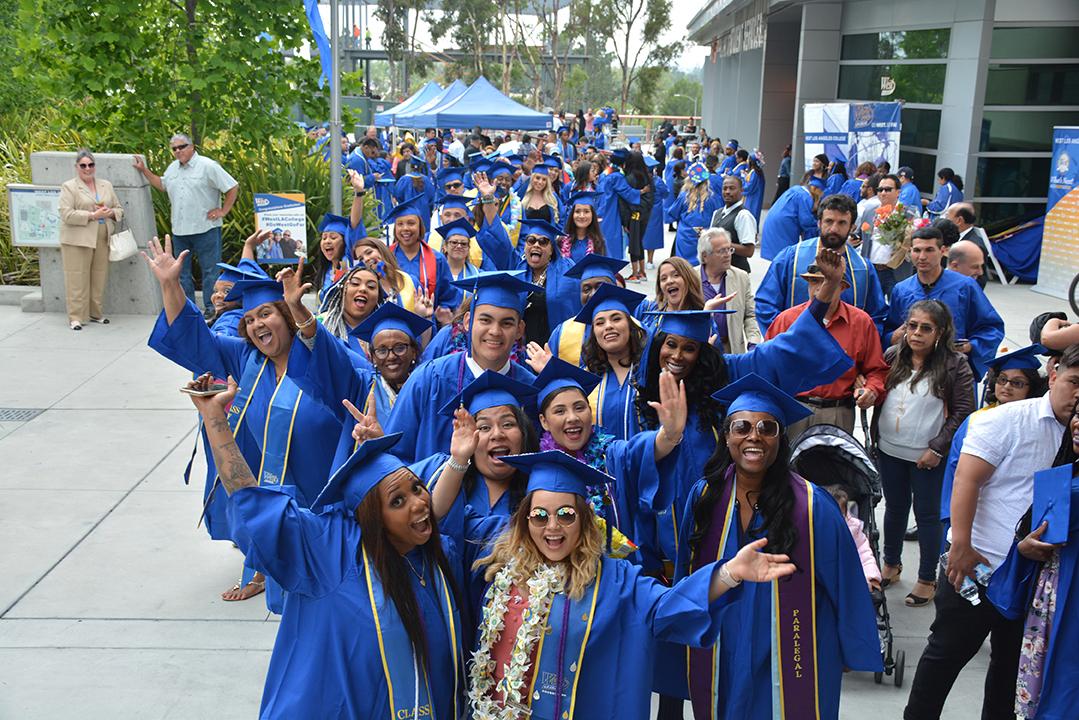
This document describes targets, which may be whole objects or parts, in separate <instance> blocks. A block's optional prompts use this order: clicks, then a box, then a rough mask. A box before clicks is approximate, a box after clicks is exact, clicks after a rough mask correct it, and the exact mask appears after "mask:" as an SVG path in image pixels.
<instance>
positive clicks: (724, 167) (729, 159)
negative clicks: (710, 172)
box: [716, 140, 738, 175]
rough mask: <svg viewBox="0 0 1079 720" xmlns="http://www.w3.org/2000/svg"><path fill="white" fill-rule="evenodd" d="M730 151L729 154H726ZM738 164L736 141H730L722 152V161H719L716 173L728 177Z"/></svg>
mask: <svg viewBox="0 0 1079 720" xmlns="http://www.w3.org/2000/svg"><path fill="white" fill-rule="evenodd" d="M727 151H730V152H727ZM737 163H738V141H737V140H731V141H729V142H728V143H727V146H726V148H725V149H724V152H723V160H721V161H720V163H719V167H717V168H716V173H717V174H719V175H730V174H731V172H732V171H733V170H734V168H735V166H736V165H737Z"/></svg>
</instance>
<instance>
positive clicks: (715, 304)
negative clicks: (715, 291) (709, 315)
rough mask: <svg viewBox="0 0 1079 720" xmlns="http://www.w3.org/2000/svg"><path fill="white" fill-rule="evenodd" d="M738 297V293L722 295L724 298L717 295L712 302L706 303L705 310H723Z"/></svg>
mask: <svg viewBox="0 0 1079 720" xmlns="http://www.w3.org/2000/svg"><path fill="white" fill-rule="evenodd" d="M737 295H738V292H737V291H735V292H732V293H731V294H730V295H722V296H720V295H716V296H715V297H714V298H712V299H711V300H709V301H708V302H706V303H705V304H704V309H705V310H723V309H724V307H725V306H726V305H727V303H729V302H730V301H731V300H734V298H735V297H736V296H737Z"/></svg>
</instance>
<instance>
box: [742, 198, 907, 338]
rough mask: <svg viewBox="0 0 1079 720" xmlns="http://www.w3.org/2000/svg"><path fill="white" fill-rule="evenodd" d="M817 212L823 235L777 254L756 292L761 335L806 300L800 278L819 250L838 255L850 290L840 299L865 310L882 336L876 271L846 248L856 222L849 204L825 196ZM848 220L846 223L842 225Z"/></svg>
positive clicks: (884, 308) (881, 295)
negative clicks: (839, 253) (839, 254)
mask: <svg viewBox="0 0 1079 720" xmlns="http://www.w3.org/2000/svg"><path fill="white" fill-rule="evenodd" d="M769 212H771V211H769ZM820 212H821V221H820V227H822V228H825V229H824V231H823V235H822V236H821V237H817V238H811V239H809V240H803V241H801V242H800V243H798V244H797V245H791V246H789V247H785V248H783V249H782V250H780V251H779V253H778V254H777V255H776V256H775V258H774V259H773V260H772V264H771V265H769V266H768V271H767V272H766V273H765V274H764V278H763V279H762V280H761V284H760V287H758V288H757V293H756V296H755V297H756V301H757V322H758V323H759V324H760V326H761V333H767V332H768V326H769V325H771V324H772V321H773V320H775V319H776V316H778V315H779V313H781V312H783V311H784V310H786V309H788V308H792V307H794V306H795V305H801V304H802V303H804V302H805V301H806V300H808V299H809V285H807V284H806V281H805V280H803V279H802V278H801V275H802V273H804V272H805V271H806V268H808V267H809V266H810V264H812V263H813V262H814V261H815V260H816V257H817V250H818V249H819V248H820V247H822V246H823V247H830V248H832V249H834V250H836V251H839V252H842V253H843V256H844V258H845V259H846V263H847V269H846V279H847V283H848V284H849V285H850V287H849V288H848V289H846V290H844V291H843V294H842V295H840V299H842V300H843V302H845V303H849V304H851V305H854V306H855V307H858V308H861V309H862V310H865V312H866V313H867V314H868V315H869V317H871V318H873V322H874V323H875V324H876V326H877V332H878V333H883V331H884V318H885V316H886V315H887V314H888V306H887V304H886V303H885V302H884V292H883V291H882V290H881V286H880V279H879V278H878V277H877V270H876V268H875V267H873V264H872V263H870V262H869V261H868V260H866V259H865V258H864V257H862V255H861V253H859V252H858V251H857V250H856V249H855V248H852V247H851V246H850V245H849V244H847V236H848V235H849V233H850V228H851V227H853V225H854V222H855V219H856V208H855V205H854V203H853V201H850V200H849V198H846V196H829V197H826V198H825V199H824V200H822V201H821V207H820ZM826 214H827V215H828V219H827V220H828V222H827V223H826V221H825V215H826ZM848 217H849V218H850V220H849V222H847V221H846V218H848Z"/></svg>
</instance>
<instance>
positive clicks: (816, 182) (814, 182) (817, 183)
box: [806, 175, 824, 190]
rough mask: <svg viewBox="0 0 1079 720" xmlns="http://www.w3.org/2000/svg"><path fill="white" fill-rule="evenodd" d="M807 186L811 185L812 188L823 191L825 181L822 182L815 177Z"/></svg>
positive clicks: (810, 179)
mask: <svg viewBox="0 0 1079 720" xmlns="http://www.w3.org/2000/svg"><path fill="white" fill-rule="evenodd" d="M806 185H809V186H810V187H815V188H819V189H821V190H823V189H824V180H822V179H821V178H819V177H817V176H816V175H814V176H813V177H811V178H809V181H808V182H807V183H806Z"/></svg>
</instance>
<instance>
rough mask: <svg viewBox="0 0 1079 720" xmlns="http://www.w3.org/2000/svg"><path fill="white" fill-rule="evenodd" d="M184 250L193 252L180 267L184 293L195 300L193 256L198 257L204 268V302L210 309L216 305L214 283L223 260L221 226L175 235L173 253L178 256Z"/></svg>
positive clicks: (200, 265) (201, 267)
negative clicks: (194, 233) (189, 233)
mask: <svg viewBox="0 0 1079 720" xmlns="http://www.w3.org/2000/svg"><path fill="white" fill-rule="evenodd" d="M184 250H190V251H191V253H190V254H189V255H188V256H187V259H186V260H184V266H183V267H182V268H181V269H180V287H182V288H183V289H184V295H187V297H189V298H190V299H191V301H192V302H194V301H195V281H194V280H193V279H192V277H191V258H192V256H194V257H196V258H198V261H199V268H200V269H201V270H202V304H203V305H204V306H205V307H206V309H208V310H209V309H211V308H213V306H214V305H213V302H211V301H210V296H211V295H212V294H213V292H214V283H215V282H217V276H218V275H220V274H221V269H220V268H219V267H217V264H218V263H219V262H221V228H219V227H215V228H210V229H209V230H207V231H206V232H202V233H199V234H197V235H173V236H172V252H173V255H174V256H177V257H178V256H179V255H180V253H182V252H183V251H184Z"/></svg>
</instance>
